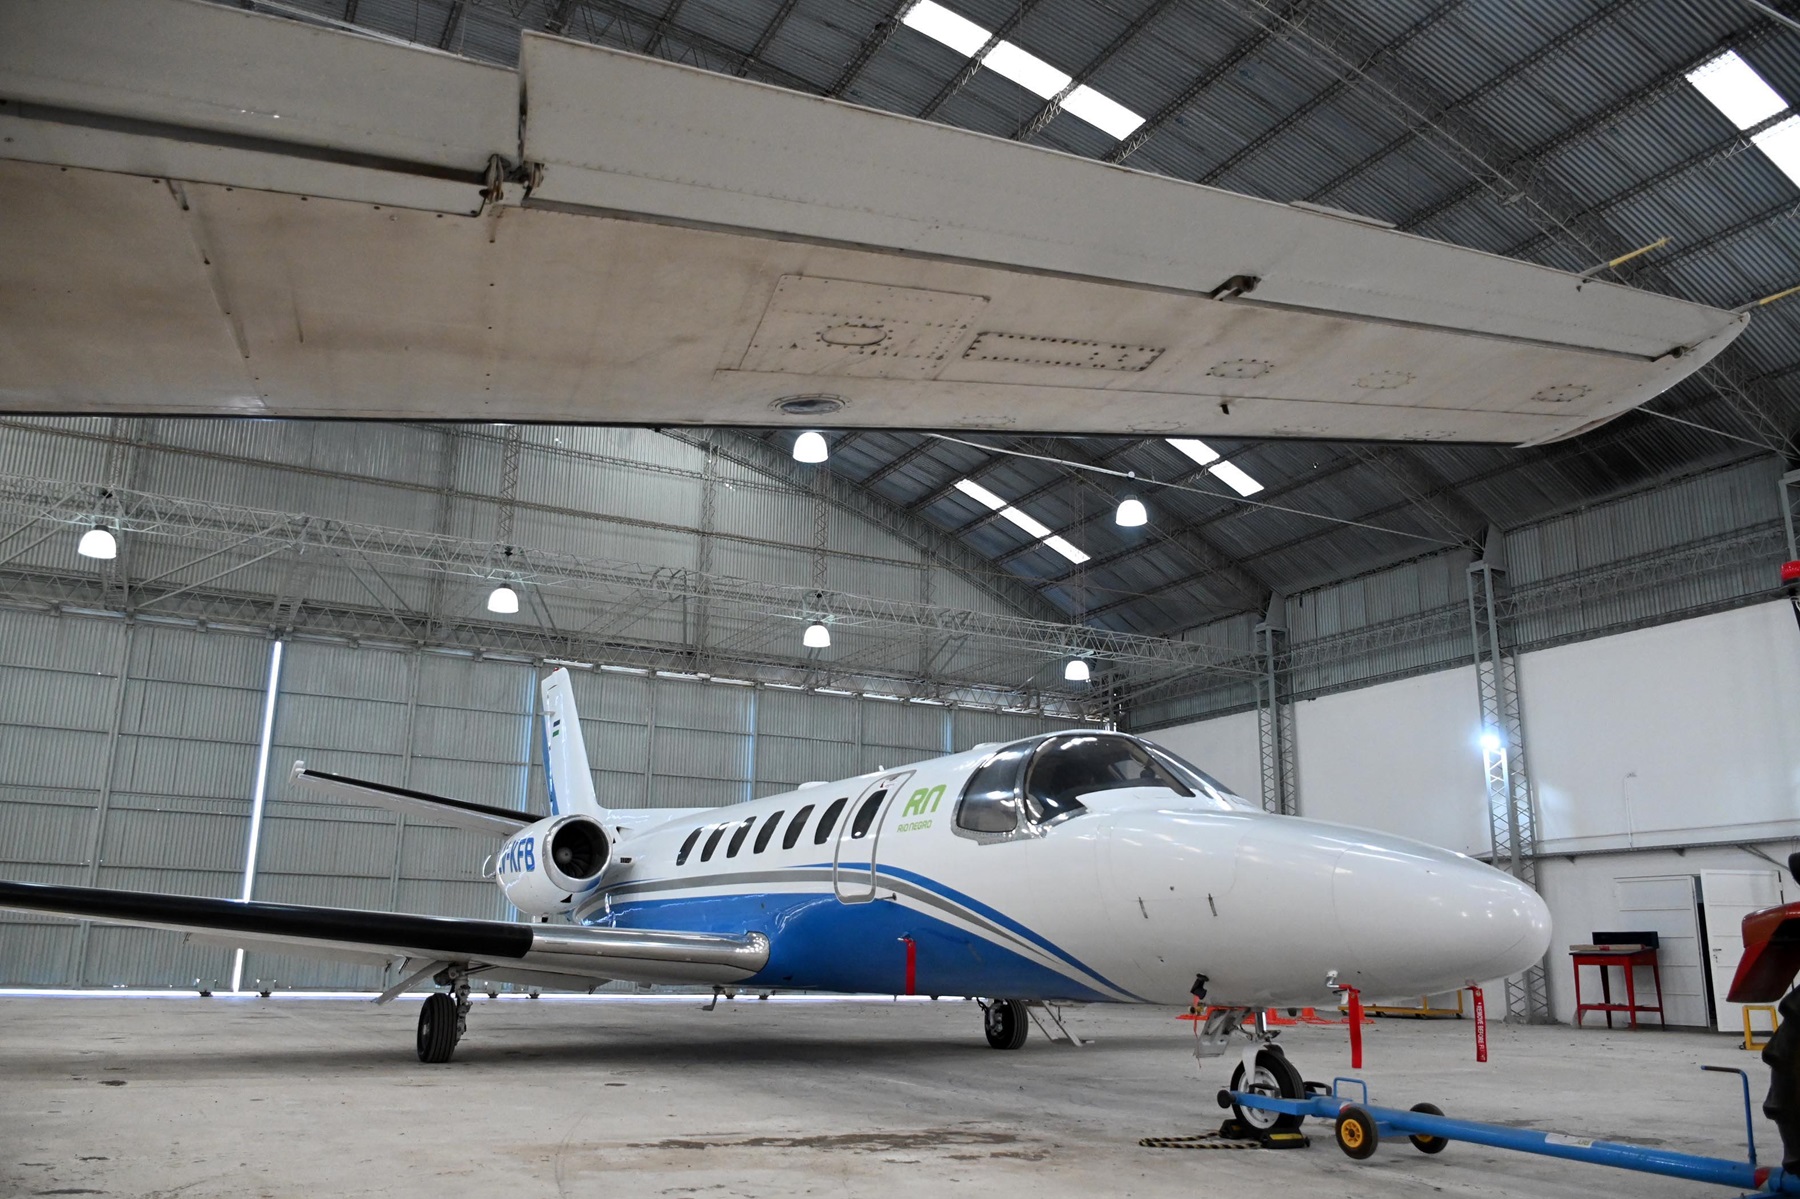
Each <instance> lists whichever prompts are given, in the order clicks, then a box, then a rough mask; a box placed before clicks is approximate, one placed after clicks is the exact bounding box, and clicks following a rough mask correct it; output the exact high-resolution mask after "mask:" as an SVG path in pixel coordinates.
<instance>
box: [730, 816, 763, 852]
mask: <svg viewBox="0 0 1800 1199" xmlns="http://www.w3.org/2000/svg"><path fill="white" fill-rule="evenodd" d="M755 823H756V817H754V816H752V817H750V818H749V819H748V820H746V821H744V823H742V824H740V825H738V827H737V832H735V833H733V834H731V844H730V845H728V846H726V848H725V856H726V857H728V858H735V857H737V855H738V850H740V849H742V848H744V838H745V837H748V836H749V835H750V826H751V825H753V824H755Z"/></svg>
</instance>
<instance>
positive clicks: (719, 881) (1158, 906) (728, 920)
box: [0, 669, 1550, 1123]
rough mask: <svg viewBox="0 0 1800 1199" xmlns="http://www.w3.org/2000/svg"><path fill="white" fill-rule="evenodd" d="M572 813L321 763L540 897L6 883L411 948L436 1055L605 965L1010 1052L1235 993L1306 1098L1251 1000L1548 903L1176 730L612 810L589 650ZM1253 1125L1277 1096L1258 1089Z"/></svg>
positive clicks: (1463, 940)
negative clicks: (508, 805)
mask: <svg viewBox="0 0 1800 1199" xmlns="http://www.w3.org/2000/svg"><path fill="white" fill-rule="evenodd" d="M541 688H542V694H543V711H544V718H543V719H544V727H543V742H544V761H545V766H546V775H547V779H548V781H549V782H550V788H549V790H550V807H551V812H552V814H551V815H550V816H547V817H539V816H537V815H535V814H533V813H529V812H518V811H512V810H509V809H505V808H497V807H489V806H485V805H482V804H474V803H468V802H465V801H462V800H457V799H447V798H443V797H439V796H433V795H426V794H424V793H421V792H417V791H410V790H407V789H405V788H399V787H388V786H383V785H381V784H378V783H370V782H363V781H359V780H355V779H349V778H344V777H342V776H339V775H334V774H328V773H325V772H322V771H318V770H311V769H308V768H307V767H306V766H305V764H304V763H302V762H296V763H294V767H293V773H292V778H293V779H294V781H295V782H296V783H298V784H299V785H301V786H304V787H306V788H308V789H311V790H315V791H323V792H330V793H335V794H337V795H340V796H342V797H345V798H348V799H354V800H356V801H357V802H361V803H372V804H378V805H381V806H383V807H387V808H390V809H394V810H396V811H400V812H405V813H407V814H408V815H411V816H415V817H417V816H425V817H428V818H429V819H431V820H434V821H437V822H439V823H443V824H448V825H452V826H455V827H459V828H468V829H476V830H480V831H484V832H491V833H493V834H494V835H495V836H496V837H499V838H503V843H502V845H501V847H500V850H499V852H498V854H497V855H496V856H495V857H494V859H493V862H494V868H493V876H494V878H495V881H496V882H497V883H498V884H499V886H500V888H501V890H502V891H504V892H505V894H506V898H507V900H508V901H509V902H510V903H511V904H512V905H513V906H514V907H515V908H517V909H518V910H519V912H520V913H521V914H522V915H524V916H526V917H527V918H528V922H526V923H511V922H506V921H499V920H470V919H460V918H453V917H446V916H417V915H402V914H389V913H383V912H369V911H359V910H353V909H346V908H323V907H303V906H297V905H291V904H275V903H261V902H246V901H239V900H231V899H203V898H193V897H188V896H176V895H158V894H151V893H146V892H135V891H111V890H98V889H90V888H82V887H59V886H44V885H37V884H30V883H7V882H0V907H6V908H13V909H18V910H22V911H31V912H40V913H49V914H54V915H59V916H69V917H79V918H82V919H90V920H101V921H107V922H112V923H120V924H129V925H137V926H142V927H148V928H159V929H172V930H177V931H181V932H185V933H188V934H190V935H191V936H194V937H196V938H205V939H207V940H210V941H227V942H230V943H235V944H239V945H244V946H252V947H264V948H275V949H281V948H291V947H295V946H301V947H305V948H306V950H307V951H308V952H309V953H312V954H315V955H316V954H321V953H322V954H325V955H334V956H342V957H347V958H353V959H365V960H378V961H393V960H395V959H404V965H403V967H402V970H401V973H402V975H403V977H402V981H400V982H399V983H397V984H396V985H395V986H394V987H393V988H391V989H390V990H389V991H387V992H386V993H384V995H383V996H381V999H382V1000H387V999H392V998H394V997H395V996H397V995H399V994H400V993H401V992H403V991H404V990H406V989H407V988H408V987H410V986H413V985H415V984H417V983H419V982H422V981H423V980H425V979H427V978H432V979H434V980H435V981H436V983H437V984H438V985H439V986H441V987H442V988H444V989H443V990H441V991H439V992H436V993H434V994H432V995H431V996H429V997H428V998H427V1000H426V1002H425V1004H424V1006H423V1009H422V1011H421V1012H420V1016H419V1026H418V1053H419V1058H420V1060H421V1061H426V1062H442V1061H446V1060H448V1059H449V1057H450V1055H451V1053H452V1051H453V1050H454V1049H455V1047H456V1044H457V1041H458V1039H459V1038H460V1037H461V1036H462V1034H463V1031H464V1023H465V1019H466V1017H467V1013H468V1009H469V985H470V981H471V979H474V978H477V977H479V978H484V979H493V980H501V981H515V982H526V983H537V984H547V985H552V986H565V987H573V988H578V989H579V988H587V987H591V986H594V985H596V984H597V983H598V982H600V981H603V980H607V979H628V980H634V981H639V982H647V983H665V984H683V983H686V984H691V983H701V984H707V983H710V984H713V985H715V986H717V987H736V986H741V987H745V988H749V989H758V990H788V989H792V990H809V991H836V992H861V993H869V992H874V993H884V994H914V993H920V994H931V995H956V996H970V997H979V998H980V999H981V1001H982V1004H983V1007H984V1010H985V1012H986V1033H987V1039H988V1043H989V1044H990V1045H992V1046H993V1047H995V1048H996V1049H1017V1048H1019V1047H1020V1046H1021V1045H1022V1044H1023V1043H1024V1041H1025V1038H1026V1033H1027V1030H1028V1028H1029V1019H1030V1017H1029V1013H1028V1011H1027V1006H1028V1005H1054V1004H1059V1003H1065V1002H1099V1003H1147V1004H1171V1005H1174V1004H1185V1003H1187V1002H1189V1000H1190V997H1198V998H1202V999H1204V1000H1205V1001H1206V1002H1207V1003H1208V1004H1210V1005H1213V1008H1214V1013H1213V1015H1212V1016H1211V1018H1210V1019H1209V1020H1208V1022H1207V1024H1206V1026H1205V1028H1204V1037H1203V1043H1204V1044H1205V1045H1206V1046H1208V1047H1210V1049H1211V1050H1212V1051H1213V1052H1216V1053H1219V1054H1223V1053H1224V1052H1225V1051H1226V1046H1227V1043H1228V1041H1229V1040H1230V1039H1231V1038H1232V1037H1234V1036H1240V1035H1241V1036H1247V1037H1248V1038H1249V1045H1248V1048H1246V1049H1245V1050H1244V1055H1243V1060H1242V1061H1241V1063H1240V1064H1239V1065H1238V1067H1237V1072H1236V1073H1235V1074H1234V1075H1233V1078H1232V1085H1233V1088H1234V1089H1236V1088H1237V1087H1238V1086H1239V1084H1241V1083H1245V1082H1246V1076H1249V1077H1248V1082H1249V1084H1250V1085H1258V1086H1263V1087H1267V1088H1271V1089H1273V1090H1278V1091H1279V1092H1280V1093H1281V1094H1283V1095H1286V1096H1289V1097H1297V1096H1298V1095H1299V1094H1300V1093H1301V1089H1302V1083H1301V1080H1300V1076H1299V1074H1298V1073H1297V1072H1296V1071H1295V1070H1294V1069H1293V1067H1292V1066H1291V1065H1289V1064H1288V1063H1287V1060H1286V1058H1285V1057H1284V1056H1283V1055H1282V1053H1281V1052H1280V1050H1279V1049H1278V1048H1277V1047H1275V1046H1274V1045H1273V1043H1272V1040H1271V1038H1270V1036H1269V1034H1268V1032H1267V1030H1266V1028H1265V1027H1264V1025H1263V1022H1262V1021H1261V1020H1260V1019H1258V1018H1257V1015H1258V1013H1260V1012H1262V1011H1263V1010H1264V1009H1266V1008H1268V1007H1283V1006H1302V1005H1307V1004H1314V1003H1317V1002H1318V1001H1319V999H1320V998H1321V997H1323V996H1324V995H1325V994H1326V989H1327V987H1328V985H1329V984H1330V983H1332V982H1334V981H1335V982H1336V983H1338V984H1339V985H1346V986H1355V987H1357V988H1359V989H1360V990H1362V991H1363V992H1365V993H1367V994H1369V995H1370V996H1393V995H1409V996H1410V995H1420V994H1429V993H1432V992H1437V991H1443V990H1449V989H1454V988H1456V987H1460V986H1463V985H1464V984H1466V983H1468V982H1470V981H1472V980H1481V979H1490V978H1498V977H1500V976H1503V975H1507V974H1511V973H1513V972H1515V971H1519V970H1523V969H1525V968H1526V967H1527V966H1529V965H1531V964H1532V963H1534V962H1536V961H1538V960H1539V959H1541V958H1542V957H1543V955H1544V952H1545V950H1546V948H1547V947H1548V944H1549V939H1550V917H1549V912H1548V909H1547V908H1546V907H1545V905H1544V902H1543V900H1542V899H1540V898H1539V897H1538V895H1537V894H1536V893H1535V892H1533V891H1532V890H1531V889H1530V888H1528V887H1526V886H1524V885H1523V884H1521V883H1519V882H1518V881H1516V880H1515V879H1513V878H1511V877H1509V876H1508V875H1505V874H1502V873H1501V872H1500V871H1498V870H1495V869H1493V868H1491V867H1489V866H1486V865H1483V864H1482V863H1480V862H1477V861H1474V860H1473V859H1470V858H1467V857H1464V856H1463V855H1461V854H1457V853H1452V852H1449V851H1447V850H1442V849H1436V848H1433V847H1431V846H1428V845H1424V844H1421V843H1419V842H1416V841H1409V840H1405V839H1402V838H1399V837H1392V836H1387V835H1385V834H1377V833H1372V832H1368V831H1365V830H1362V829H1355V828H1348V827H1344V826H1340V825H1333V824H1323V823H1319V822H1317V821H1311V820H1302V819H1298V818H1295V817H1289V816H1274V815H1269V814H1267V813H1264V812H1262V811H1261V810H1259V809H1257V808H1255V807H1253V806H1252V805H1250V804H1249V803H1247V802H1245V801H1244V800H1242V799H1240V798H1239V797H1237V796H1236V795H1234V794H1232V793H1231V791H1230V790H1229V789H1227V788H1226V787H1225V786H1223V785H1222V784H1220V783H1219V782H1217V781H1216V780H1214V779H1212V778H1210V777H1209V776H1207V775H1206V774H1205V773H1203V772H1202V771H1200V770H1198V769H1196V768H1195V767H1193V766H1191V765H1189V764H1188V763H1186V762H1184V761H1182V760H1181V759H1180V758H1179V757H1177V756H1176V755H1174V754H1172V753H1170V752H1169V751H1167V750H1165V749H1162V748H1160V747H1158V746H1156V745H1154V744H1152V743H1151V742H1149V741H1146V740H1144V739H1143V738H1140V737H1133V736H1127V735H1125V734H1121V733H1111V732H1086V731H1072V732H1061V733H1047V734H1042V735H1039V736H1034V737H1028V738H1025V739H1024V740H1021V741H1015V742H1011V743H1009V744H993V745H982V746H977V747H976V748H974V749H972V750H969V751H967V752H965V753H959V754H950V755H947V756H945V757H941V758H933V759H931V760H929V761H925V762H917V763H913V764H911V765H907V766H900V767H897V768H894V769H891V770H889V769H884V770H879V771H876V772H874V773H871V774H864V775H858V776H857V777H855V778H850V779H843V780H840V781H837V782H830V783H812V784H807V785H805V786H803V787H801V788H800V789H798V790H795V791H789V792H786V793H784V794H781V795H773V796H769V797H768V798H765V799H759V800H756V801H754V802H750V803H741V804H733V805H730V806H728V807H722V808H709V809H667V808H663V809H649V810H619V809H612V808H607V807H604V806H602V805H601V804H600V803H599V802H598V800H597V798H596V796H595V792H594V786H593V776H592V774H591V773H590V772H589V769H588V760H587V751H586V747H585V745H584V743H583V739H582V733H581V724H580V721H579V719H578V717H577V715H576V710H575V703H574V698H573V696H572V695H571V688H570V681H569V673H568V671H567V670H566V669H558V670H556V671H555V672H554V673H552V674H550V675H549V676H547V677H546V678H545V679H544V680H543V682H542V684H541ZM1240 1114H1241V1115H1246V1116H1248V1117H1250V1118H1251V1119H1252V1122H1253V1123H1255V1122H1259V1121H1257V1119H1256V1117H1258V1116H1259V1115H1266V1114H1264V1113H1255V1112H1246V1113H1240Z"/></svg>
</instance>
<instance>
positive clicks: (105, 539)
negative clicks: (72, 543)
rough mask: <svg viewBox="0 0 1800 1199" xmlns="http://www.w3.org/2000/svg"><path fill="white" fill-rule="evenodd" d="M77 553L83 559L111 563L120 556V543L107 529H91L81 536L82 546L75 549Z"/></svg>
mask: <svg viewBox="0 0 1800 1199" xmlns="http://www.w3.org/2000/svg"><path fill="white" fill-rule="evenodd" d="M75 552H76V553H78V554H80V555H81V556H82V557H83V558H99V559H101V560H102V561H110V560H111V559H113V558H117V557H118V556H119V543H118V541H117V540H116V539H115V538H114V537H113V535H112V534H111V533H109V532H107V531H106V530H105V529H97V528H96V529H89V530H88V531H87V532H85V533H83V534H82V535H81V544H80V545H77V546H76V547H75Z"/></svg>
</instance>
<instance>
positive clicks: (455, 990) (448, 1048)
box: [418, 966, 469, 1063]
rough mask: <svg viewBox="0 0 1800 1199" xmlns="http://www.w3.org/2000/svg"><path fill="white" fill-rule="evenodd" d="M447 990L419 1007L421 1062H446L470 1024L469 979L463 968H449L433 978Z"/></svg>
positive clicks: (433, 994)
mask: <svg viewBox="0 0 1800 1199" xmlns="http://www.w3.org/2000/svg"><path fill="white" fill-rule="evenodd" d="M432 981H433V982H435V983H437V984H438V986H440V987H446V988H448V990H444V991H436V992H433V993H432V994H430V995H427V996H426V997H425V1002H424V1003H423V1004H421V1005H420V1007H419V1037H418V1041H419V1060H420V1061H422V1062H434V1063H435V1062H447V1061H449V1060H450V1055H451V1054H452V1053H455V1052H456V1043H457V1042H458V1041H460V1040H462V1035H463V1033H464V1032H465V1031H466V1030H467V1029H468V1025H469V976H468V972H467V971H466V970H465V969H464V968H463V967H460V966H446V967H444V969H442V970H440V971H438V972H437V974H436V976H435V977H433V979H432Z"/></svg>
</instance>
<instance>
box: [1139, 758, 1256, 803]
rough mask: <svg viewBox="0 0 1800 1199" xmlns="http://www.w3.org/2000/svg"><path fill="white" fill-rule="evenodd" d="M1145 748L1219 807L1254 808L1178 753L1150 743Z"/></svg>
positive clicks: (1199, 793)
mask: <svg viewBox="0 0 1800 1199" xmlns="http://www.w3.org/2000/svg"><path fill="white" fill-rule="evenodd" d="M1147 748H1148V749H1149V750H1150V753H1151V755H1152V756H1154V757H1155V758H1156V760H1157V761H1159V762H1161V763H1163V764H1164V765H1165V766H1167V767H1168V768H1169V769H1170V770H1172V771H1174V772H1175V775H1176V777H1177V778H1180V779H1182V780H1184V781H1186V783H1187V784H1188V786H1190V787H1192V788H1193V789H1194V792H1195V793H1196V794H1198V795H1204V796H1206V797H1208V798H1210V799H1211V800H1212V801H1213V802H1214V803H1216V804H1218V805H1219V806H1220V807H1221V808H1228V809H1229V808H1241V809H1248V810H1254V809H1255V808H1256V805H1255V804H1253V803H1251V802H1250V801H1249V800H1247V799H1245V798H1244V797H1243V796H1241V795H1239V794H1238V793H1237V792H1235V791H1233V790H1232V789H1231V788H1230V787H1227V786H1226V785H1225V784H1224V783H1221V782H1220V781H1219V780H1218V779H1216V778H1214V777H1213V776H1212V775H1210V774H1208V773H1206V771H1204V770H1202V769H1200V768H1199V767H1198V766H1196V765H1194V764H1193V763H1192V762H1189V761H1188V760H1187V759H1185V758H1183V757H1181V756H1180V755H1179V754H1174V753H1170V752H1169V751H1168V750H1166V749H1164V748H1163V747H1162V746H1160V745H1152V746H1149V747H1147Z"/></svg>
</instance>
